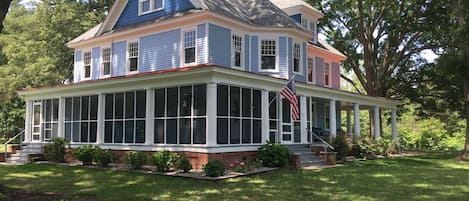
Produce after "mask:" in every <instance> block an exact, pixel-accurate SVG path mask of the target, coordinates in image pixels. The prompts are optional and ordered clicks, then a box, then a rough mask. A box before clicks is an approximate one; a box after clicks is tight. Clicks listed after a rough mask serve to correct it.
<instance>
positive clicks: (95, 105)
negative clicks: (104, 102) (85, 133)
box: [90, 96, 98, 120]
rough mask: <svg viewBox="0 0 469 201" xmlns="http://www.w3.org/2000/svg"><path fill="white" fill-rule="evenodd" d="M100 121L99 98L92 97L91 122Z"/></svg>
mask: <svg viewBox="0 0 469 201" xmlns="http://www.w3.org/2000/svg"><path fill="white" fill-rule="evenodd" d="M97 119H98V96H90V120H97Z"/></svg>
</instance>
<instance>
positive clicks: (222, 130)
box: [217, 118, 228, 144]
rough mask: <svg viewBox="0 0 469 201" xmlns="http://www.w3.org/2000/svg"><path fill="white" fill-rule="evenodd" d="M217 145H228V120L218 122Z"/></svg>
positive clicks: (221, 119) (222, 119)
mask: <svg viewBox="0 0 469 201" xmlns="http://www.w3.org/2000/svg"><path fill="white" fill-rule="evenodd" d="M217 144H228V119H225V118H218V120H217Z"/></svg>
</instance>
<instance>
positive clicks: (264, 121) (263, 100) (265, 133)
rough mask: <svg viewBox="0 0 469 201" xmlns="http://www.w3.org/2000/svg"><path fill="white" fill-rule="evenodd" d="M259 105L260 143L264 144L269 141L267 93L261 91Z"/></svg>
mask: <svg viewBox="0 0 469 201" xmlns="http://www.w3.org/2000/svg"><path fill="white" fill-rule="evenodd" d="M261 105H262V113H261V115H262V116H261V117H262V120H261V122H262V123H261V124H262V134H261V135H262V138H261V143H262V144H265V143H266V142H267V141H268V140H269V106H270V105H269V91H267V90H262V92H261Z"/></svg>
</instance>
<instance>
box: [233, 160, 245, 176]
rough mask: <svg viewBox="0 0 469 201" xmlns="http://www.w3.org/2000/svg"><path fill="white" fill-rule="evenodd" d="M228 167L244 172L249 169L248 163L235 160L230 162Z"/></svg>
mask: <svg viewBox="0 0 469 201" xmlns="http://www.w3.org/2000/svg"><path fill="white" fill-rule="evenodd" d="M230 168H231V169H232V170H234V171H235V172H242V173H246V171H247V170H248V169H249V165H248V163H247V162H245V161H238V160H236V161H235V162H233V163H230Z"/></svg>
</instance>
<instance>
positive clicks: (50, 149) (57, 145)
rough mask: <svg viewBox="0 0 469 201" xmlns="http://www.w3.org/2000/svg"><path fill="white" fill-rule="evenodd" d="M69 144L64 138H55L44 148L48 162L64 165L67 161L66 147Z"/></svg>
mask: <svg viewBox="0 0 469 201" xmlns="http://www.w3.org/2000/svg"><path fill="white" fill-rule="evenodd" d="M67 144H68V142H67V140H65V139H64V138H54V139H52V141H50V142H49V143H48V144H47V145H46V146H45V147H44V157H45V158H46V160H48V161H52V162H56V163H63V162H64V161H65V145H67Z"/></svg>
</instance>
